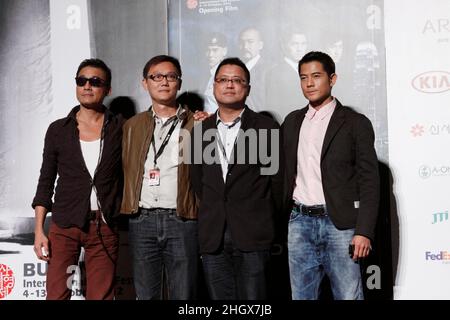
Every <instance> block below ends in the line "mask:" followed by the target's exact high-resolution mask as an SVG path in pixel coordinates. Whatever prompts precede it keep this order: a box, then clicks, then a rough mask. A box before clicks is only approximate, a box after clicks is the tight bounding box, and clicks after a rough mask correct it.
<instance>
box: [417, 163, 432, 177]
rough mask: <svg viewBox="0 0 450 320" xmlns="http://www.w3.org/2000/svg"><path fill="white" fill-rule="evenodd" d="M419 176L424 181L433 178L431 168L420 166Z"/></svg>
mask: <svg viewBox="0 0 450 320" xmlns="http://www.w3.org/2000/svg"><path fill="white" fill-rule="evenodd" d="M419 176H420V177H421V178H423V179H426V178H429V177H430V176H431V168H430V167H429V166H420V168H419Z"/></svg>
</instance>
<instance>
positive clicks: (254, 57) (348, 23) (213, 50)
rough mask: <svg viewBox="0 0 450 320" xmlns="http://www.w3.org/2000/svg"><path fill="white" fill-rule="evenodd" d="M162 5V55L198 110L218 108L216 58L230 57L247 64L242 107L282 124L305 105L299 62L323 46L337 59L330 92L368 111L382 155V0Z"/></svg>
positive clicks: (202, 0)
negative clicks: (165, 39) (165, 52)
mask: <svg viewBox="0 0 450 320" xmlns="http://www.w3.org/2000/svg"><path fill="white" fill-rule="evenodd" d="M168 9H169V10H168V12H169V24H168V25H169V53H170V54H172V55H174V56H176V57H178V58H179V59H180V61H181V64H182V66H183V90H184V91H186V90H187V91H189V93H191V94H197V95H199V96H200V98H202V99H203V102H204V105H203V108H204V110H206V111H208V112H214V111H215V110H216V109H217V104H216V101H215V99H214V96H213V90H212V86H213V78H214V72H215V70H216V68H217V64H218V63H219V62H220V61H221V60H222V59H223V58H225V57H231V56H237V57H239V58H241V59H242V60H243V61H244V62H245V63H246V65H247V67H248V68H249V70H250V76H251V81H250V82H251V91H250V95H249V98H248V99H247V104H248V106H249V107H250V108H252V109H253V110H255V111H258V112H259V111H268V112H270V113H271V114H272V115H273V116H274V117H275V118H276V120H278V122H282V121H283V119H284V117H285V116H286V115H287V114H288V113H289V112H291V111H293V110H295V109H298V108H301V107H303V106H305V105H306V104H307V102H306V100H305V98H304V97H303V95H302V93H301V90H300V83H299V77H298V72H297V63H298V60H299V59H300V58H301V57H302V56H303V55H304V54H305V53H307V52H308V51H312V50H321V51H325V52H327V53H329V54H330V55H331V56H332V57H333V59H334V61H335V62H336V68H337V70H336V73H337V74H338V81H337V84H336V86H335V88H334V89H333V93H334V95H335V96H336V97H339V98H340V99H341V102H343V103H344V104H346V105H349V106H351V107H353V108H354V109H356V110H357V111H359V112H362V113H364V114H365V115H366V116H367V117H369V119H370V120H371V121H372V123H373V125H374V128H375V131H376V148H377V151H378V155H379V157H380V158H382V159H386V160H387V121H386V89H385V56H384V34H383V32H384V30H383V16H382V15H383V1H382V0H379V1H377V0H339V1H326V0H284V1H277V0H264V1H262V0H245V1H244V0H176V1H170V2H169V8H168ZM350 17H351V18H350Z"/></svg>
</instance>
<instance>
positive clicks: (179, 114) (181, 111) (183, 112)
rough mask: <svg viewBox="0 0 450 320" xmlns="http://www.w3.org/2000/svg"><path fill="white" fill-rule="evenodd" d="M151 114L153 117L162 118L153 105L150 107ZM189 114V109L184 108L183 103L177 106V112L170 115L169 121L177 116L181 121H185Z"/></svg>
mask: <svg viewBox="0 0 450 320" xmlns="http://www.w3.org/2000/svg"><path fill="white" fill-rule="evenodd" d="M149 111H150V114H151V115H152V117H153V118H158V119H161V117H159V116H158V115H157V114H156V112H155V111H154V110H153V106H151V107H150V109H149ZM186 116H187V111H186V109H184V108H182V107H181V105H178V108H177V112H176V114H175V115H173V116H172V117H170V118H169V119H168V120H167V122H169V121H172V119H175V118H177V119H178V120H179V121H183V120H184V119H185V118H186Z"/></svg>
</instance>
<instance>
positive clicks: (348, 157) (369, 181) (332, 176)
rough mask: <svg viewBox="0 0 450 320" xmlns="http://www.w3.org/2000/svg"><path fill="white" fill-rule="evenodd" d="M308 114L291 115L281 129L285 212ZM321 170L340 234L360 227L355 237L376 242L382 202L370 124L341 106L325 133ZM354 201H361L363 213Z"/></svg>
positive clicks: (331, 210) (289, 199)
mask: <svg viewBox="0 0 450 320" xmlns="http://www.w3.org/2000/svg"><path fill="white" fill-rule="evenodd" d="M336 101H337V100H336ZM307 111H308V107H305V108H303V109H301V110H296V111H293V112H291V113H290V114H289V115H288V116H287V117H286V119H285V121H284V123H283V125H282V136H283V143H284V151H285V198H284V201H285V205H286V207H285V208H289V203H291V200H292V194H293V191H294V188H295V178H296V176H297V146H298V143H299V141H298V140H299V133H300V128H301V125H302V122H303V119H304V118H305V114H306V112H307ZM320 169H321V173H322V185H323V191H324V194H325V202H326V206H327V210H328V213H329V215H330V218H331V220H332V221H333V223H334V225H335V226H336V227H337V228H338V229H350V228H356V230H355V234H358V235H363V236H366V237H368V238H370V239H372V240H373V236H374V229H375V224H376V220H377V215H378V202H379V176H378V160H377V156H376V153H375V149H374V132H373V128H372V124H371V122H370V120H369V119H367V118H366V117H365V116H364V115H362V114H360V113H357V112H355V111H353V110H352V109H350V108H348V107H344V106H342V105H341V103H340V102H339V101H337V104H336V109H335V110H334V112H333V114H332V116H331V119H330V123H329V124H328V128H327V131H326V133H325V138H324V142H323V147H322V154H321V163H320ZM355 201H359V208H357V205H355ZM290 206H291V207H292V204H291V205H290Z"/></svg>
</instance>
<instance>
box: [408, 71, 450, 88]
mask: <svg viewBox="0 0 450 320" xmlns="http://www.w3.org/2000/svg"><path fill="white" fill-rule="evenodd" d="M411 84H412V86H413V88H414V89H416V90H417V91H420V92H423V93H442V92H445V91H447V90H450V72H447V71H427V72H423V73H421V74H419V75H417V76H415V77H414V79H413V80H412V81H411Z"/></svg>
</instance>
